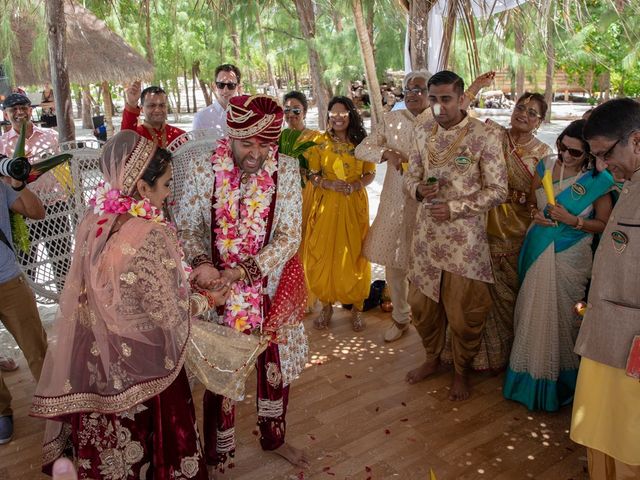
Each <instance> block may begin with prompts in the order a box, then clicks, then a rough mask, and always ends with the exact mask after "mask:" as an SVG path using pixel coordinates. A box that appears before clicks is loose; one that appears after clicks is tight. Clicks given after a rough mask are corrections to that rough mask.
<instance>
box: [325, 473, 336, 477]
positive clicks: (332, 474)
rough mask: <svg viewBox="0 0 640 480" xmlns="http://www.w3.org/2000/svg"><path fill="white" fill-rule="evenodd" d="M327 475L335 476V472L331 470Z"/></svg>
mask: <svg viewBox="0 0 640 480" xmlns="http://www.w3.org/2000/svg"><path fill="white" fill-rule="evenodd" d="M327 475H331V476H332V477H335V476H336V474H335V473H333V472H327Z"/></svg>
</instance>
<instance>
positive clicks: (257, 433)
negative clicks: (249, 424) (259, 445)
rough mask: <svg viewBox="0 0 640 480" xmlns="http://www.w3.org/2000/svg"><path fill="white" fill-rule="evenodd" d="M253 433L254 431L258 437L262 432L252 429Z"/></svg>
mask: <svg viewBox="0 0 640 480" xmlns="http://www.w3.org/2000/svg"><path fill="white" fill-rule="evenodd" d="M251 433H253V434H254V435H255V436H256V437H257V436H258V435H260V432H258V430H252V431H251Z"/></svg>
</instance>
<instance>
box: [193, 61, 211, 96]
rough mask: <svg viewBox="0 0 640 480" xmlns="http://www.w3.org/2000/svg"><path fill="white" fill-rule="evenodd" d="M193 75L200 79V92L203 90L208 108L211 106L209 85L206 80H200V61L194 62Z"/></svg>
mask: <svg viewBox="0 0 640 480" xmlns="http://www.w3.org/2000/svg"><path fill="white" fill-rule="evenodd" d="M193 75H194V76H195V77H197V78H198V83H199V84H200V90H202V95H203V96H204V101H205V103H206V104H207V107H208V106H209V105H211V95H209V91H208V89H207V84H206V83H205V82H204V80H202V78H200V61H196V62H193Z"/></svg>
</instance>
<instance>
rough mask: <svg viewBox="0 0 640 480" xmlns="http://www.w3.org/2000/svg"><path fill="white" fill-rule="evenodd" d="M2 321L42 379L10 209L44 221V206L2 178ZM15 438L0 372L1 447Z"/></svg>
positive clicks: (39, 340) (39, 341)
mask: <svg viewBox="0 0 640 480" xmlns="http://www.w3.org/2000/svg"><path fill="white" fill-rule="evenodd" d="M0 179H1V180H0V321H2V324H3V325H4V327H5V328H6V329H7V330H8V331H9V333H11V335H13V338H14V339H15V340H16V343H17V344H18V346H19V347H20V349H21V350H22V353H23V354H24V356H25V358H26V359H27V363H28V364H29V369H30V370H31V373H32V374H33V376H34V378H35V379H36V380H38V379H39V378H40V371H41V370H42V362H43V361H44V356H45V353H46V351H47V335H46V333H45V331H44V329H43V328H42V323H41V322H40V316H39V314H38V308H37V306H36V300H35V297H34V296H33V292H32V291H31V289H30V288H29V286H28V285H27V282H26V280H25V278H24V276H23V275H22V273H21V271H20V267H19V265H18V261H17V257H16V252H15V247H14V245H13V241H12V238H11V224H10V221H9V210H11V211H13V212H15V213H19V214H21V215H24V216H25V217H28V218H33V219H42V218H44V216H45V210H44V206H43V205H42V202H41V201H40V199H39V198H38V197H37V196H36V195H35V194H34V193H33V192H32V191H31V190H29V189H28V188H26V184H25V183H24V182H21V181H18V180H15V179H13V178H10V177H0ZM12 437H13V416H12V411H11V394H10V393H9V390H8V389H7V386H6V385H5V383H4V380H3V378H2V371H1V370H0V445H2V444H4V443H8V442H9V441H11V438H12Z"/></svg>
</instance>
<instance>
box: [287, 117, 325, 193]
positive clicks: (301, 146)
mask: <svg viewBox="0 0 640 480" xmlns="http://www.w3.org/2000/svg"><path fill="white" fill-rule="evenodd" d="M301 135H302V131H301V130H292V129H290V128H285V129H284V130H283V131H282V134H281V135H280V140H279V143H278V151H279V152H280V153H282V154H283V155H287V156H289V157H292V158H297V159H298V162H299V164H300V169H301V170H309V162H307V159H306V158H305V157H304V152H306V151H307V150H308V149H309V148H311V147H313V146H314V145H317V143H316V142H312V141H310V140H308V141H305V142H301V141H299V140H300V136H301ZM300 182H301V183H302V186H303V187H304V185H305V181H304V176H302V177H301V179H300Z"/></svg>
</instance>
